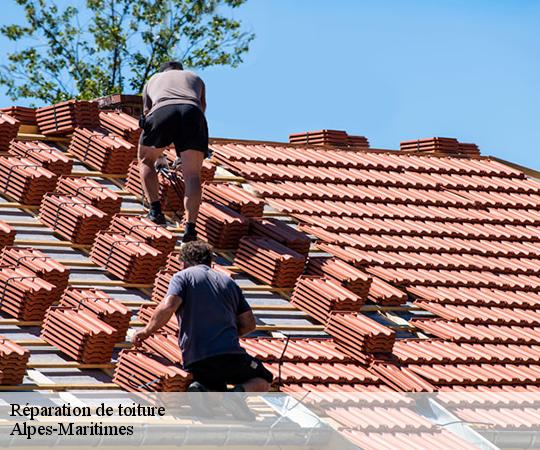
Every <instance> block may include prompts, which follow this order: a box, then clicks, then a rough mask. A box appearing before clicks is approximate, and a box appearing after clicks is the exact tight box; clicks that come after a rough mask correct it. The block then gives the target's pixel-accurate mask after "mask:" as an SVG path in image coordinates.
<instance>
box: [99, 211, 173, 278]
mask: <svg viewBox="0 0 540 450" xmlns="http://www.w3.org/2000/svg"><path fill="white" fill-rule="evenodd" d="M108 231H110V232H111V233H117V234H122V235H128V236H132V237H134V238H136V239H137V240H139V241H143V242H146V243H147V244H148V245H150V246H152V247H154V248H156V249H158V250H159V251H160V252H161V260H160V262H159V267H161V266H163V265H165V263H166V261H167V256H168V255H169V253H171V252H172V251H173V250H174V246H175V245H176V236H175V235H174V234H172V233H171V232H170V231H168V230H167V229H165V228H164V227H161V226H159V225H156V224H155V223H154V222H152V221H151V220H150V219H147V218H145V217H138V216H127V215H122V214H116V215H115V216H114V217H113V220H112V222H111V225H110V226H109V230H108Z"/></svg>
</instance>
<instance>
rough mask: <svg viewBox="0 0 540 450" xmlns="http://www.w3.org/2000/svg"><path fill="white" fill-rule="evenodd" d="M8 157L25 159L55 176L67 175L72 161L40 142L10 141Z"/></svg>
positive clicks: (71, 166)
mask: <svg viewBox="0 0 540 450" xmlns="http://www.w3.org/2000/svg"><path fill="white" fill-rule="evenodd" d="M8 155H10V156H14V157H19V158H21V157H22V158H25V159H27V160H29V161H32V162H33V163H35V164H39V165H40V166H42V167H43V168H45V169H47V170H49V171H51V172H52V173H54V174H55V175H58V176H60V175H68V174H70V173H71V169H72V168H73V161H72V160H71V159H70V158H69V157H67V156H66V155H65V154H63V153H62V152H60V151H59V150H57V149H55V148H53V147H51V146H49V145H47V144H45V143H44V142H41V141H16V140H13V141H11V143H10V145H9V152H8Z"/></svg>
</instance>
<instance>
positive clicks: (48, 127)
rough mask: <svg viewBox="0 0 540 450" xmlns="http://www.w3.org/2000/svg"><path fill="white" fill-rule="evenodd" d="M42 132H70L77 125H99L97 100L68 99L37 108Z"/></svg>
mask: <svg viewBox="0 0 540 450" xmlns="http://www.w3.org/2000/svg"><path fill="white" fill-rule="evenodd" d="M36 119H37V124H38V127H39V131H40V133H42V134H44V135H47V136H48V135H57V134H68V133H71V132H73V131H74V130H75V128H76V127H89V128H94V127H97V126H98V125H99V110H98V105H97V103H95V102H88V101H84V100H68V101H66V102H61V103H57V104H55V105H52V106H45V107H43V108H38V109H37V110H36Z"/></svg>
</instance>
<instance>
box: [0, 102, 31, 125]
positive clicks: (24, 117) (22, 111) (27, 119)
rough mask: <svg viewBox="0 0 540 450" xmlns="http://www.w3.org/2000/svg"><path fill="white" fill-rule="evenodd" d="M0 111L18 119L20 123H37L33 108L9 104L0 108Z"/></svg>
mask: <svg viewBox="0 0 540 450" xmlns="http://www.w3.org/2000/svg"><path fill="white" fill-rule="evenodd" d="M0 112H2V113H6V114H8V115H10V116H11V117H13V118H14V119H16V120H18V121H19V122H20V124H21V125H31V126H35V125H37V122H36V109H35V108H29V107H27V106H9V107H7V108H0Z"/></svg>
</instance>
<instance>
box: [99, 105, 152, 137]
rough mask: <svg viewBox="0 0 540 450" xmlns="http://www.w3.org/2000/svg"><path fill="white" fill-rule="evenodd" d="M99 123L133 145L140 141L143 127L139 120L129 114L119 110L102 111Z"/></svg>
mask: <svg viewBox="0 0 540 450" xmlns="http://www.w3.org/2000/svg"><path fill="white" fill-rule="evenodd" d="M99 123H100V125H101V127H102V128H104V129H106V130H108V131H110V132H112V133H114V134H116V135H118V136H120V137H121V138H123V139H125V140H126V141H128V142H129V143H130V144H132V145H137V144H138V143H139V137H140V135H141V131H142V129H141V128H140V127H139V122H138V120H137V119H135V118H134V117H132V116H130V115H129V114H125V113H123V112H118V111H101V112H100V113H99Z"/></svg>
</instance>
